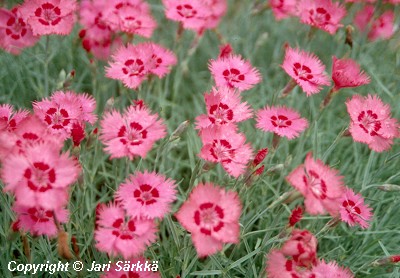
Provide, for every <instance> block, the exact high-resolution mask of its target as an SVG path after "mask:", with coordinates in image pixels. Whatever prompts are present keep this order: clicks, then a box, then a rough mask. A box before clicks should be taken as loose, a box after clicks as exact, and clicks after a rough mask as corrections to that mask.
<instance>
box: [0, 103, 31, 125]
mask: <svg viewBox="0 0 400 278" xmlns="http://www.w3.org/2000/svg"><path fill="white" fill-rule="evenodd" d="M28 115H29V111H27V110H19V111H14V107H13V106H12V105H10V104H2V105H0V131H5V130H7V131H13V130H15V129H16V128H17V126H18V125H19V123H20V122H21V121H22V120H24V119H25V118H26V117H28Z"/></svg>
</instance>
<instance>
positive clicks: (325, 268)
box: [307, 260, 354, 278]
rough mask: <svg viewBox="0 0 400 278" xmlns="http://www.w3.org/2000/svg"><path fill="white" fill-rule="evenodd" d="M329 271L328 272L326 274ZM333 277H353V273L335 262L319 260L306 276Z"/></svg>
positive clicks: (314, 277)
mask: <svg viewBox="0 0 400 278" xmlns="http://www.w3.org/2000/svg"><path fill="white" fill-rule="evenodd" d="M328 273H329V274H328ZM327 274H328V275H329V277H335V278H353V277H354V275H353V273H351V271H350V270H349V269H347V268H343V267H340V266H339V265H338V264H337V263H336V262H327V263H326V262H325V261H324V260H321V261H319V262H318V264H317V265H316V266H314V268H313V269H312V272H311V274H310V276H309V277H307V278H325V277H327Z"/></svg>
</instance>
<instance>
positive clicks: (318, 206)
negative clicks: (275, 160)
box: [286, 153, 344, 216]
mask: <svg viewBox="0 0 400 278" xmlns="http://www.w3.org/2000/svg"><path fill="white" fill-rule="evenodd" d="M338 174H339V171H337V170H334V169H331V168H329V166H326V165H325V164H323V162H322V161H321V160H319V159H317V160H314V159H313V158H312V154H311V153H309V154H307V157H306V160H305V163H304V164H301V165H299V166H298V167H297V168H296V169H294V170H293V171H292V172H291V173H290V174H289V175H288V176H287V177H286V180H287V181H288V182H289V183H290V185H292V186H293V187H294V188H296V189H297V190H299V191H300V193H301V194H302V195H303V196H304V198H305V207H306V211H307V212H308V213H310V214H312V215H316V214H324V213H326V212H329V214H331V215H332V216H337V215H338V214H339V206H340V202H339V199H340V198H341V197H342V195H343V193H344V186H343V176H339V175H338Z"/></svg>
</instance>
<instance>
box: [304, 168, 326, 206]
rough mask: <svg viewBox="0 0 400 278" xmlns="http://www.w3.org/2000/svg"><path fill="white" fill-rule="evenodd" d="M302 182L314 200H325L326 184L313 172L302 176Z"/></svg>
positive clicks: (310, 171)
mask: <svg viewBox="0 0 400 278" xmlns="http://www.w3.org/2000/svg"><path fill="white" fill-rule="evenodd" d="M307 176H308V177H307ZM303 181H304V183H305V185H306V186H307V187H308V189H309V190H311V192H312V193H313V194H314V196H315V197H316V198H318V199H320V200H324V199H325V198H326V191H327V186H326V183H325V181H324V180H323V179H322V178H321V177H320V176H319V175H318V174H317V173H316V172H315V171H313V170H309V171H308V175H304V176H303Z"/></svg>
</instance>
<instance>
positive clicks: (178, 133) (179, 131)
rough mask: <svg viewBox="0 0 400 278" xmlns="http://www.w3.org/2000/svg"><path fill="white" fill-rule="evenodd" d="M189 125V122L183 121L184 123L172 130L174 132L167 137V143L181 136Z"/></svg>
mask: <svg viewBox="0 0 400 278" xmlns="http://www.w3.org/2000/svg"><path fill="white" fill-rule="evenodd" d="M189 124H190V122H189V121H187V120H186V121H184V122H182V123H181V124H180V125H179V126H178V127H177V128H176V129H175V130H174V132H172V134H171V136H170V137H169V141H174V140H176V139H178V138H179V137H180V136H181V134H182V133H183V132H185V131H186V129H187V128H188V126H189Z"/></svg>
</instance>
